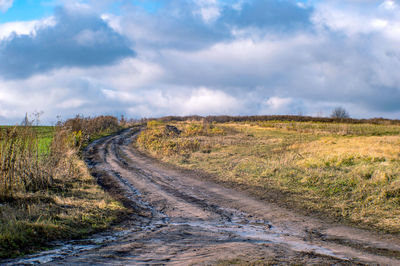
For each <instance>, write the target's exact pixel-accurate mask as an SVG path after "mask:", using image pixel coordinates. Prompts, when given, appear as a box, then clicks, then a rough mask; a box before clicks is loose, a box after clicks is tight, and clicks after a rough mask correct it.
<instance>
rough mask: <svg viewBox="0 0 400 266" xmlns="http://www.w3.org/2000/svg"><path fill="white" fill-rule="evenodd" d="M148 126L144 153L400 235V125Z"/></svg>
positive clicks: (304, 207)
mask: <svg viewBox="0 0 400 266" xmlns="http://www.w3.org/2000/svg"><path fill="white" fill-rule="evenodd" d="M168 124H169V125H174V126H176V127H177V128H178V129H179V130H181V131H182V132H181V133H180V134H179V133H175V132H173V131H171V130H167V129H166V124H165V123H163V122H158V121H151V122H149V123H148V126H147V129H146V130H145V131H143V132H142V133H141V135H140V136H139V137H138V141H137V144H136V145H138V146H139V148H140V149H142V150H143V151H145V152H148V153H150V154H151V155H152V156H154V157H158V158H160V159H162V160H163V161H165V162H168V163H171V164H173V165H176V166H179V167H183V168H188V169H195V170H202V171H204V172H206V173H209V174H211V176H213V177H214V178H215V180H216V181H218V182H222V183H225V184H227V185H230V186H233V187H236V188H241V189H245V190H247V191H248V192H249V193H252V194H253V195H255V196H256V197H258V198H261V199H264V200H267V201H274V202H278V203H279V204H283V205H286V206H289V207H291V208H299V209H301V210H303V211H304V212H306V213H314V214H316V215H323V216H325V215H327V216H330V217H332V218H334V219H335V220H341V221H344V222H349V223H352V224H356V225H358V226H361V227H367V228H373V229H375V230H383V231H387V232H392V233H399V232H400V218H399V217H400V126H399V125H396V124H384V123H383V124H351V123H322V122H291V121H286V122H282V121H266V122H262V121H261V122H260V121H259V122H235V123H201V122H169V123H168Z"/></svg>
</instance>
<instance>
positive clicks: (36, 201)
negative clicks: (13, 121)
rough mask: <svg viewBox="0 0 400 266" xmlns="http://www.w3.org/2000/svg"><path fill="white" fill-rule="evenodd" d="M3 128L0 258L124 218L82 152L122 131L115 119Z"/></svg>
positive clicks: (79, 119)
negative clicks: (93, 175)
mask: <svg viewBox="0 0 400 266" xmlns="http://www.w3.org/2000/svg"><path fill="white" fill-rule="evenodd" d="M32 124H34V123H25V126H14V127H12V126H6V127H1V128H0V257H1V258H10V257H16V256H20V255H24V254H26V253H30V252H33V251H37V250H40V249H44V248H46V246H47V245H48V243H49V241H51V240H58V239H71V238H82V237H85V236H87V235H88V234H90V233H93V232H96V231H98V230H101V229H105V228H107V227H109V226H110V225H111V224H112V223H113V222H115V221H116V220H117V219H118V217H120V216H121V215H122V214H123V213H126V209H125V208H124V207H123V206H122V204H121V203H119V202H117V201H115V200H114V199H113V198H111V197H110V196H109V195H108V194H107V193H106V192H104V191H103V190H102V189H101V188H100V187H99V186H98V185H97V183H96V181H95V180H94V178H93V177H92V176H91V175H90V174H89V172H88V169H87V168H86V165H85V163H84V162H83V161H82V160H81V159H80V157H79V153H80V150H81V149H82V147H84V146H85V145H87V143H89V141H91V140H93V139H94V138H96V137H99V136H103V135H105V134H110V133H112V132H116V131H117V130H119V129H120V128H121V127H120V124H119V121H118V119H117V118H114V117H110V116H102V117H96V118H83V117H79V116H78V117H76V118H74V119H70V120H67V121H66V122H64V123H61V122H60V123H58V124H57V125H56V126H54V127H43V126H40V127H39V126H32Z"/></svg>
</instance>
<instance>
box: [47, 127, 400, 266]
mask: <svg viewBox="0 0 400 266" xmlns="http://www.w3.org/2000/svg"><path fill="white" fill-rule="evenodd" d="M138 132H139V129H138V128H137V129H130V130H125V131H123V132H122V133H120V134H118V135H115V136H111V137H106V138H103V139H101V140H98V141H96V142H94V143H92V144H91V145H90V146H89V147H88V148H87V150H86V154H85V157H86V159H87V163H88V165H89V167H90V168H91V171H92V173H93V175H94V176H95V177H97V178H98V180H99V182H100V183H102V184H103V185H104V186H105V187H106V188H107V189H109V190H110V191H111V192H112V193H113V194H114V195H115V196H118V197H119V198H120V199H121V200H123V201H124V203H125V204H126V205H127V206H129V207H130V208H132V209H134V215H132V217H131V219H129V221H126V223H125V227H126V228H125V229H126V230H125V231H122V232H121V233H120V234H118V235H117V236H116V237H113V238H111V239H110V240H109V241H107V242H105V243H103V244H101V245H99V246H95V247H94V248H91V249H87V250H82V251H79V252H78V253H74V254H72V255H69V254H68V253H67V254H65V255H64V256H61V257H59V258H56V259H55V260H52V261H50V262H49V264H57V265H60V264H61V265H62V264H64V265H93V264H96V265H147V264H157V265H160V264H161V265H163V264H171V265H189V264H190V265H192V264H194V265H197V264H200V265H210V264H211V265H212V264H216V263H217V262H219V261H221V260H231V259H240V260H242V261H244V262H246V261H251V262H254V261H258V262H259V263H278V264H287V263H297V264H316V265H320V264H328V265H331V264H335V265H353V264H373V265H376V264H381V265H400V240H399V239H398V238H396V237H394V236H390V235H379V234H376V233H371V232H367V231H363V230H359V229H354V228H350V227H346V226H342V225H333V224H329V223H326V222H324V221H321V220H317V219H313V218H309V217H305V216H301V215H298V214H296V213H295V212H293V211H290V210H286V209H283V208H280V207H277V206H275V205H273V204H269V203H266V202H261V201H258V200H255V199H253V198H251V197H249V196H248V195H245V194H243V193H240V192H237V191H234V190H231V189H227V188H224V187H222V186H220V185H217V184H214V183H211V182H209V181H204V180H202V179H201V178H199V177H198V176H197V175H196V174H195V173H192V172H188V171H180V170H176V169H175V170H174V169H171V168H169V167H168V166H165V165H163V164H161V163H158V162H157V161H156V160H154V159H151V158H149V157H147V156H145V155H143V154H141V153H140V152H138V151H137V150H136V149H134V148H133V145H132V142H133V141H134V139H135V136H136V135H137V134H138Z"/></svg>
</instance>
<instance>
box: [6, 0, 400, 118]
mask: <svg viewBox="0 0 400 266" xmlns="http://www.w3.org/2000/svg"><path fill="white" fill-rule="evenodd" d="M199 2H200V3H206V4H207V5H205V6H206V7H207V8H209V7H210V6H211V8H212V10H211V11H210V10H206V11H205V13H204V12H203V11H201V10H200V8H199V5H197V4H198V3H199ZM383 2H384V1H378V0H377V1H375V0H374V1H369V4H368V5H367V6H366V5H364V4H363V2H361V1H360V2H357V1H352V4H351V5H341V2H340V1H336V0H334V1H324V2H323V3H320V4H315V5H314V6H313V7H312V8H308V7H301V6H298V5H297V4H296V3H295V2H294V1H261V0H246V1H243V4H242V5H241V6H238V5H235V6H233V5H232V4H231V3H232V2H231V1H221V2H214V1H212V0H197V1H194V2H192V1H183V0H175V1H165V2H164V3H165V4H164V5H163V6H162V7H161V9H159V10H157V11H155V13H153V11H152V12H148V11H146V10H144V9H141V8H138V7H137V6H132V5H130V4H128V5H127V6H124V8H123V9H122V13H121V15H120V16H116V15H114V16H112V15H108V16H107V23H108V24H103V23H104V22H103V21H101V23H100V22H98V18H97V17H94V16H82V15H77V16H78V17H79V19H75V18H70V17H72V16H73V15H71V14H67V16H68V21H75V20H79V23H78V22H76V23H64V25H69V26H65V27H66V29H65V30H64V32H62V28H59V29H58V31H60V33H59V34H58V35H57V36H59V38H60V39H62V38H64V37H63V36H67V41H66V44H67V45H65V46H62V47H65V48H63V49H64V50H65V51H66V52H65V51H64V52H63V53H64V54H66V55H71V54H74V53H73V52H70V50H68V49H69V48H68V47H70V46H72V47H76V46H77V47H80V49H81V47H82V44H88V43H90V42H87V40H90V36H91V34H86V33H85V30H84V29H91V30H92V31H95V30H93V29H96V27H98V26H97V25H98V23H100V24H101V25H102V26H101V27H100V29H101V30H100V32H102V31H105V32H106V33H107V34H106V36H109V35H111V36H115V39H113V38H111V39H112V40H119V38H122V40H124V41H123V42H121V43H122V45H121V46H118V45H120V44H121V43H119V44H118V45H117V44H115V42H117V41H115V42H114V41H109V44H107V47H108V48H109V49H111V50H112V51H111V52H109V54H110V59H106V60H105V59H104V58H103V59H99V58H95V55H96V54H98V55H102V54H104V53H108V52H106V48H107V47H105V48H101V45H97V44H96V45H95V46H96V47H97V46H99V47H100V50H99V51H101V52H99V53H96V51H97V50H96V51H92V52H91V53H89V54H90V55H92V56H93V58H92V57H90V58H89V59H87V60H85V61H89V63H83V62H81V59H79V58H77V57H73V59H72V62H69V61H68V58H65V57H66V56H65V55H53V56H49V57H46V56H45V57H44V59H43V60H42V59H39V58H38V57H34V59H35V60H36V61H35V60H32V59H31V58H30V57H29V54H28V52H26V55H25V56H26V57H28V59H29V60H30V61H32V62H36V64H37V66H38V69H39V70H37V72H35V71H36V70H35V71H32V70H30V71H25V72H28V73H36V75H33V76H31V77H29V78H26V79H20V80H11V79H8V80H3V81H2V80H0V116H3V117H10V116H16V115H17V112H18V113H19V114H20V116H21V119H22V116H23V114H24V113H25V112H26V111H31V110H35V109H37V110H42V109H43V110H44V111H45V114H46V116H47V117H48V118H49V119H50V118H52V117H55V115H57V114H61V115H63V117H64V118H65V117H68V116H73V115H74V114H76V113H81V114H85V115H94V114H101V113H107V114H121V113H125V114H126V115H128V116H131V117H142V116H145V117H150V116H162V115H186V114H203V115H207V114H234V115H236V114H242V115H252V114H300V113H301V114H305V115H317V114H318V115H321V114H322V115H329V114H330V112H331V110H332V109H333V108H334V107H336V106H343V107H345V108H346V109H348V111H349V112H350V114H351V115H352V116H353V117H374V116H385V117H390V118H398V117H399V116H400V105H399V104H398V103H399V102H400V76H399V75H398V71H397V69H399V68H400V60H399V58H400V48H399V47H400V37H399V36H400V35H399V34H398V32H400V30H399V29H400V19H399V18H398V16H395V14H397V12H398V10H399V9H398V6H397V5H396V4H395V3H394V2H393V3H394V4H393V5H389V4H387V3H389V2H390V1H386V2H385V3H386V4H382V3H383ZM196 3H197V4H196ZM237 3H238V1H237V2H235V4H237ZM276 3H279V4H276ZM361 5H362V12H361V11H360V10H361V7H360V9H357V8H356V7H357V6H361ZM199 10H200V11H201V12H200V11H199ZM202 12H203V13H202ZM207 12H208V13H207ZM210 12H211V13H210ZM204 14H206V16H205V15H204ZM210 14H211V15H210ZM277 14H279V15H277ZM207 16H208V17H207ZM210 16H211V19H209V18H210ZM57 17H60V15H57ZM81 17H84V18H87V19H88V21H86V22H85V21H80V19H83V18H81ZM94 18H95V19H94ZM207 18H208V19H207ZM59 24H60V23H59ZM59 24H57V25H56V26H55V28H57V27H60V26H58V25H59ZM81 25H85V26H81ZM108 25H111V26H112V28H113V30H111V29H110V28H109V26H108ZM53 29H54V28H53ZM47 31H50V32H51V31H53V30H52V28H47V29H46V31H43V32H42V31H41V30H38V35H37V36H50V35H51V34H49V35H45V34H44V33H46V32H47ZM97 31H99V30H97ZM82 32H83V33H82ZM116 32H118V33H116ZM54 34H55V33H54V32H53V35H54ZM76 36H79V37H76ZM17 37H18V36H17ZM17 37H15V36H14V37H13V38H12V39H11V40H13V39H16V40H20V42H21V44H20V45H21V46H23V45H24V43H25V41H23V40H22V38H17ZM24 38H27V40H28V44H29V47H39V48H40V47H42V46H43V47H49V45H48V44H43V41H41V42H39V44H40V45H39V44H38V45H37V46H34V45H32V42H33V41H34V40H35V38H34V37H32V36H25V37H24ZM49 38H50V37H48V38H44V37H41V38H39V40H45V39H49ZM99 39H101V38H99ZM109 39H110V38H107V40H109ZM126 39H129V40H130V41H131V42H132V43H135V52H137V56H133V57H132V56H130V55H131V51H130V50H129V48H127V47H128V46H127V45H126ZM24 40H25V39H24ZM62 40H64V39H62ZM68 40H73V41H70V42H69V41H68ZM78 40H80V41H81V42H79V41H78ZM82 40H86V41H82ZM96 40H97V39H96ZM8 42H10V41H8ZM8 42H7V43H8ZM61 42H62V41H60V43H61ZM70 43H73V45H70ZM106 43H107V42H106ZM16 44H17V42H16ZM3 45H4V44H3ZM60 45H61V44H60ZM115 47H122V48H121V49H115ZM39 48H35V49H38V50H40V49H39ZM67 48H68V49H67ZM125 48H127V50H126V51H127V52H126V53H125V52H124V53H120V52H118V51H121V50H122V51H125V50H124V49H125ZM46 49H48V48H46ZM74 49H75V48H74ZM74 49H71V50H73V51H75V50H74ZM77 49H78V48H77ZM96 49H97V48H96ZM21 50H24V49H21ZM2 51H4V50H3V49H2V48H0V59H1V58H7V59H8V56H7V57H6V56H5V55H4V54H3V55H1V53H2ZM40 51H42V50H40ZM80 51H81V50H80ZM116 51H117V52H116ZM42 52H43V53H44V51H42ZM42 52H41V53H42ZM97 52H98V51H97ZM2 56H3V57H2ZM63 56H64V57H63ZM82 56H84V55H82ZM50 57H55V58H56V60H54V59H53V61H52V60H51V59H50ZM60 58H61V59H60ZM118 59H121V60H118ZM96 60H100V63H99V62H98V61H96ZM27 61H28V60H26V61H24V62H27ZM66 62H67V63H66ZM104 62H105V63H104ZM109 62H113V64H109ZM7 64H8V65H10V63H7ZM7 64H5V63H0V70H1V72H4V71H6V70H5V65H7ZM43 65H45V66H46V67H43ZM92 65H96V66H98V67H90V68H87V67H86V66H92ZM62 67H63V68H62ZM31 68H32V66H28V70H29V69H31ZM60 68H62V69H60ZM40 69H45V70H48V69H53V71H51V72H47V73H41V70H40ZM9 71H10V72H12V71H17V72H16V73H18V69H11V70H9ZM6 72H7V71H6ZM8 75H9V76H10V74H8ZM11 92H12V93H11ZM25 95H28V96H25ZM24 96H25V97H28V100H27V101H26V102H22V101H21V100H20V99H21V98H22V97H24ZM42 106H45V108H43V107H42ZM11 110H15V111H11ZM46 119H47V118H46ZM19 120H20V118H18V121H19Z"/></svg>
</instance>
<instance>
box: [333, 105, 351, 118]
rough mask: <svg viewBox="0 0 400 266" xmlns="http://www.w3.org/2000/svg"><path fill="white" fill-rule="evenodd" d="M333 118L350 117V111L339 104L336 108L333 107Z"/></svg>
mask: <svg viewBox="0 0 400 266" xmlns="http://www.w3.org/2000/svg"><path fill="white" fill-rule="evenodd" d="M331 117H332V118H340V119H342V118H350V115H349V113H348V112H347V111H346V109H344V108H343V107H341V106H339V107H336V108H335V109H333V111H332V114H331Z"/></svg>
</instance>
